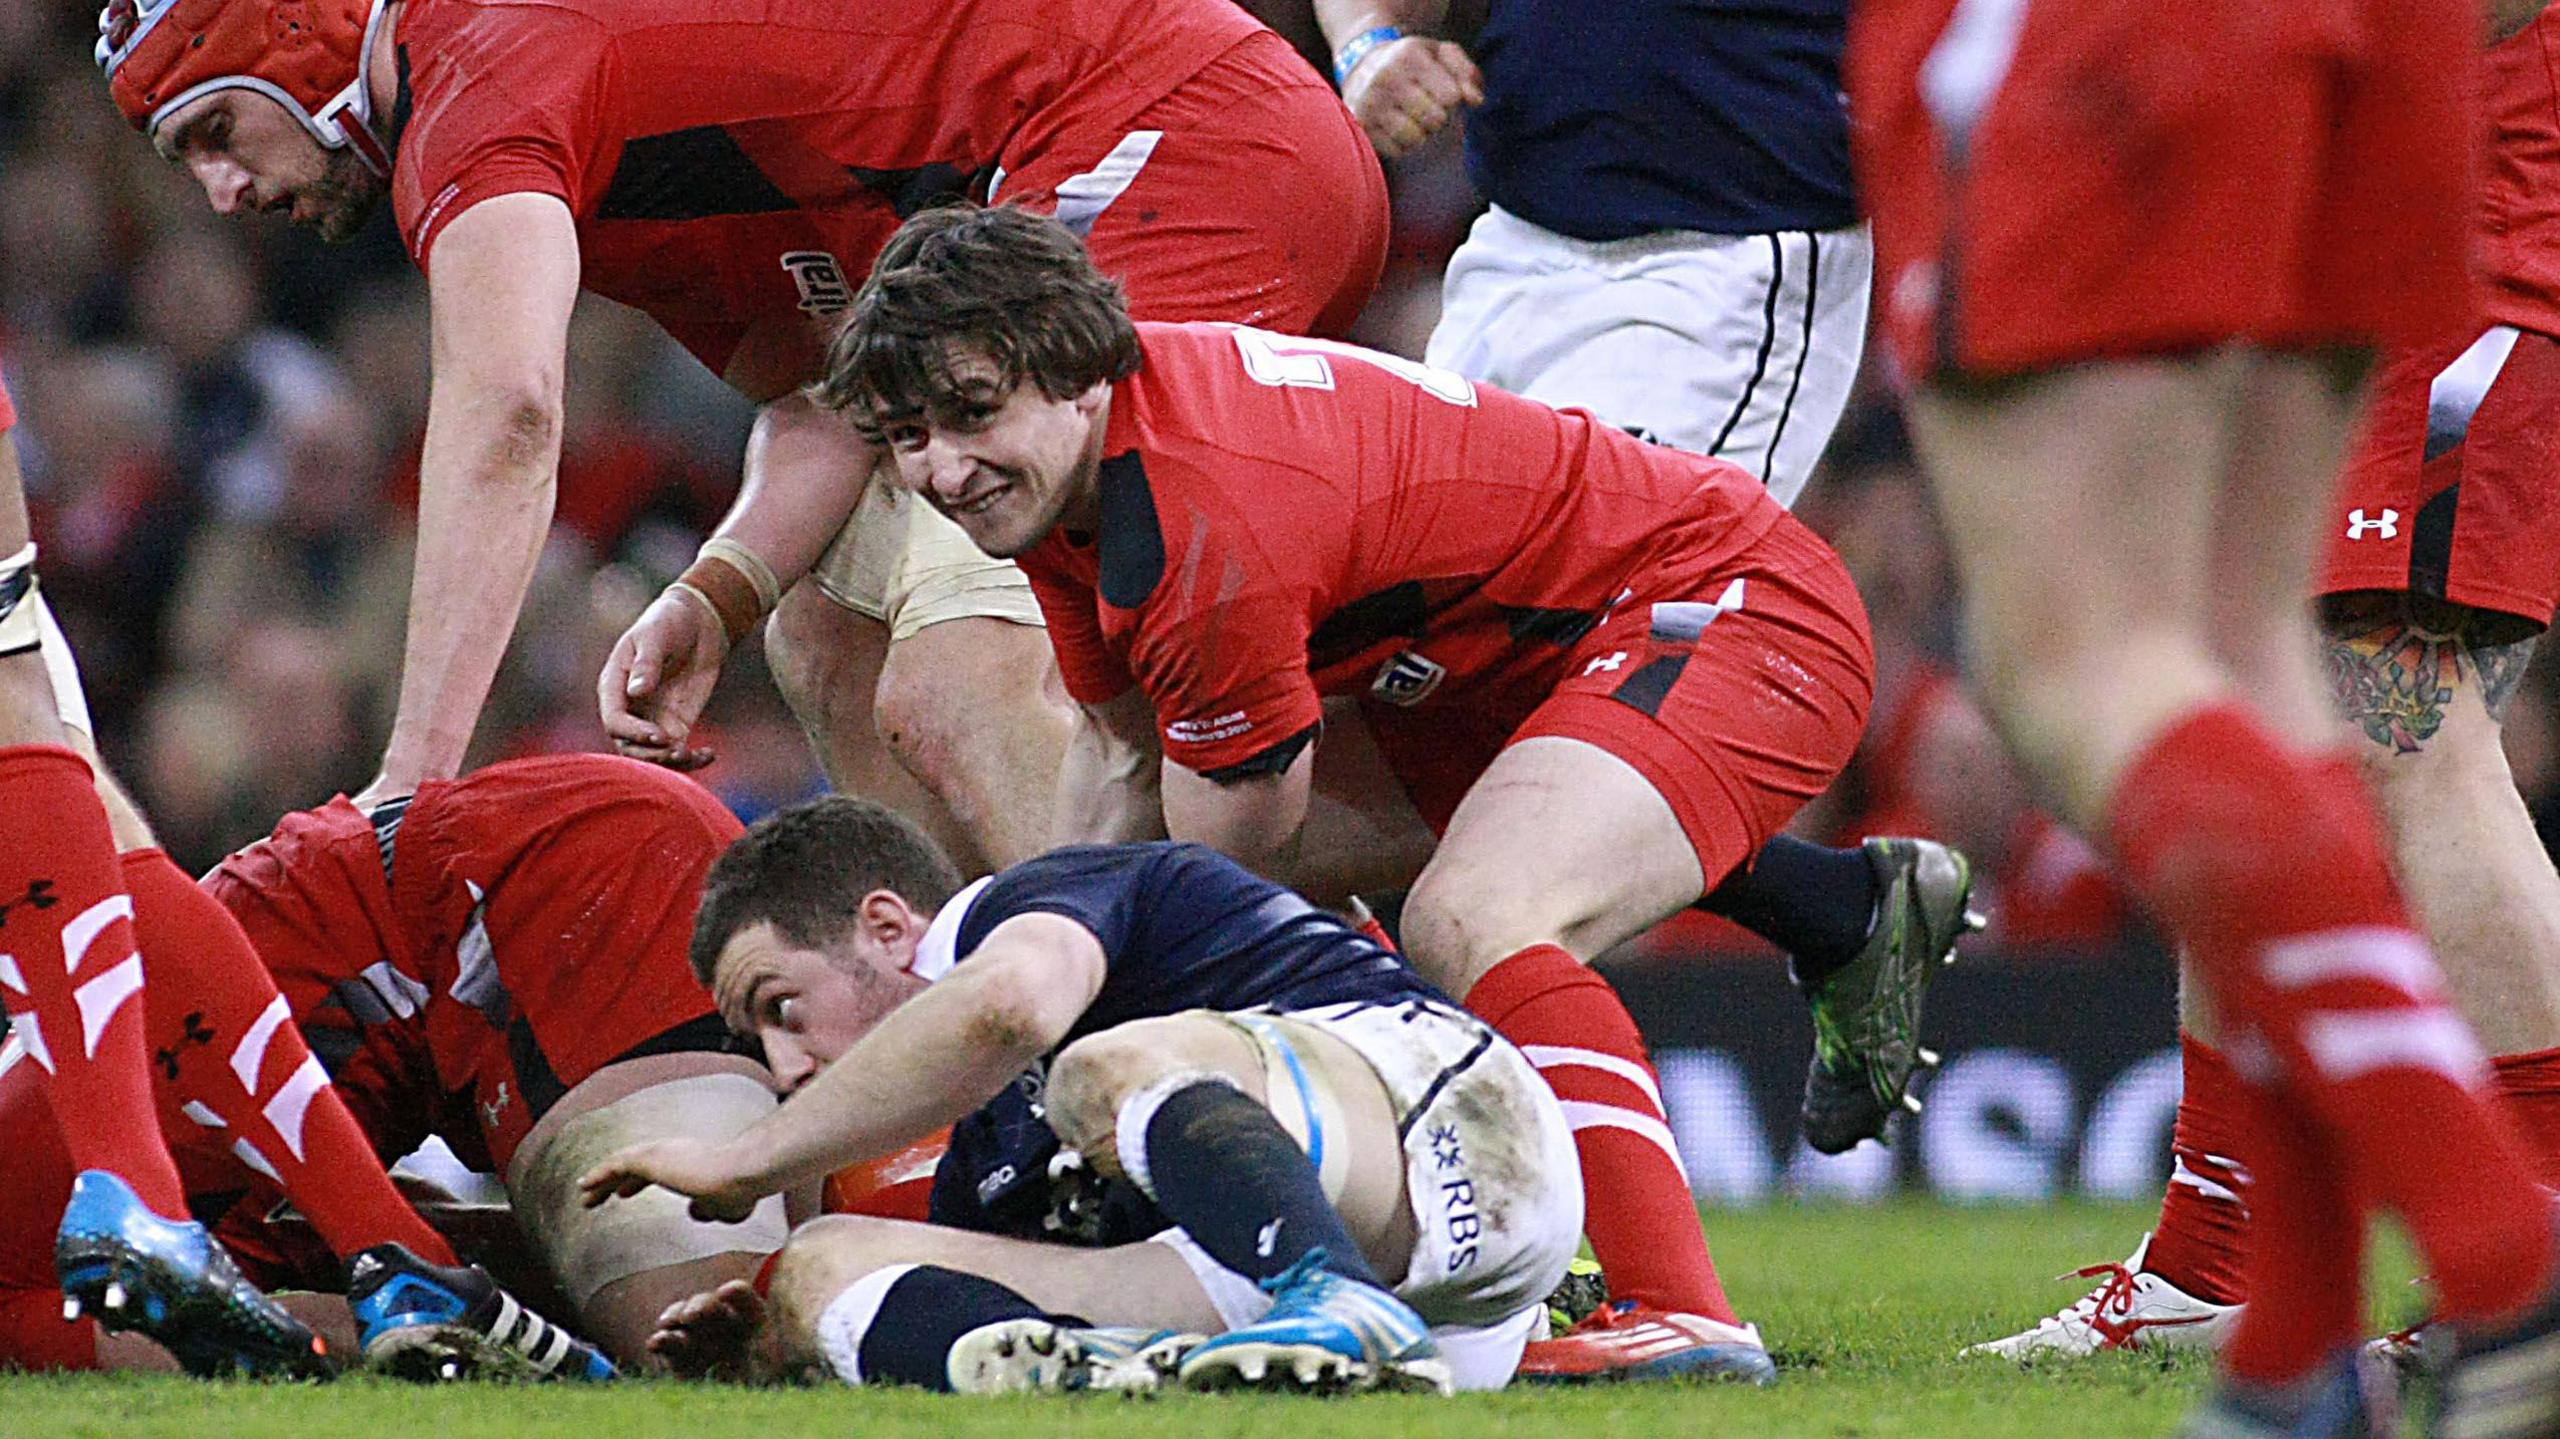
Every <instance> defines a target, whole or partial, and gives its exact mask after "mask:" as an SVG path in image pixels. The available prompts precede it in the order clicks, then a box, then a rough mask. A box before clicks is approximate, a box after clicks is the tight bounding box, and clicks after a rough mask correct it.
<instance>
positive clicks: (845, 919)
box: [688, 795, 960, 985]
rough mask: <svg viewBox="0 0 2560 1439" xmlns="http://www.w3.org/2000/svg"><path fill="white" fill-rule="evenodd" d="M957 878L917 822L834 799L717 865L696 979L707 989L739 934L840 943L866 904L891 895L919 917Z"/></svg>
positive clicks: (946, 895) (698, 942)
mask: <svg viewBox="0 0 2560 1439" xmlns="http://www.w3.org/2000/svg"><path fill="white" fill-rule="evenodd" d="M959 888H960V871H959V869H958V868H957V867H955V866H954V865H953V864H952V863H951V857H950V856H949V855H947V854H944V853H943V852H942V846H940V845H938V844H935V843H934V842H933V837H932V836H931V835H928V834H926V833H925V832H924V831H923V830H922V829H920V828H918V827H917V825H916V823H915V821H913V820H911V819H908V818H907V817H906V816H905V815H902V814H900V813H898V812H897V811H896V810H893V809H891V808H889V807H888V806H886V805H880V804H874V803H872V802H871V801H869V800H867V799H852V798H848V797H846V796H843V795H828V796H826V797H824V798H822V799H813V800H810V801H809V802H808V803H806V804H795V805H793V806H791V807H790V808H789V809H784V810H777V811H775V812H774V813H772V814H770V815H767V816H765V817H764V818H763V819H760V820H758V821H756V822H755V824H754V825H752V826H750V827H749V828H748V830H747V832H746V833H745V834H743V835H740V836H739V837H738V840H737V842H736V843H734V844H732V845H730V846H729V848H728V851H727V852H726V853H724V854H722V855H721V856H720V858H719V859H718V860H717V861H716V862H714V863H713V864H712V866H711V873H710V875H709V876H708V877H706V878H705V879H704V880H703V882H702V910H701V912H700V913H699V914H697V915H695V916H694V921H693V949H692V951H691V953H690V955H689V956H688V957H689V958H690V959H691V960H692V961H693V974H694V977H695V978H696V979H699V980H701V981H702V982H703V983H704V984H705V985H708V984H710V983H711V974H712V971H713V969H714V968H716V967H717V966H718V964H719V962H720V952H721V951H722V950H724V949H727V948H728V947H729V941H730V940H732V939H734V938H736V937H737V935H738V934H739V932H740V931H742V930H746V929H751V928H753V927H755V926H756V925H759V924H770V925H772V926H773V927H774V929H775V931H776V932H778V933H779V934H781V936H782V937H783V938H784V939H785V940H787V941H789V942H790V943H791V944H793V945H795V946H798V947H800V948H802V949H818V948H822V947H824V946H826V945H828V944H831V943H833V942H835V941H836V940H838V939H841V938H843V937H844V936H845V935H846V934H847V933H848V932H849V931H850V930H851V929H852V928H853V924H854V920H855V919H856V918H857V917H858V916H859V914H860V913H861V908H862V897H863V896H864V895H867V894H869V893H871V892H872V891H874V890H881V889H885V890H889V891H891V892H893V893H895V894H896V895H898V896H899V897H900V898H902V899H904V900H905V901H906V902H907V903H908V904H909V905H910V906H912V907H913V908H915V909H916V910H918V911H919V912H921V913H925V914H931V913H933V912H935V911H936V910H939V909H941V908H942V907H943V906H944V905H945V904H948V903H949V902H950V900H951V896H952V895H953V894H955V893H957V892H958V891H959Z"/></svg>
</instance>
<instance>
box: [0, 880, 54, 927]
mask: <svg viewBox="0 0 2560 1439" xmlns="http://www.w3.org/2000/svg"><path fill="white" fill-rule="evenodd" d="M60 903H62V897H61V896H60V895H57V894H55V893H54V892H53V881H52V880H49V879H31V880H29V881H27V892H26V893H25V894H22V895H19V896H18V897H17V898H16V899H9V900H0V929H6V928H8V925H9V911H11V910H13V909H16V908H18V907H19V906H20V905H24V906H26V907H27V908H29V909H51V908H53V907H54V906H55V905H57V904H60Z"/></svg>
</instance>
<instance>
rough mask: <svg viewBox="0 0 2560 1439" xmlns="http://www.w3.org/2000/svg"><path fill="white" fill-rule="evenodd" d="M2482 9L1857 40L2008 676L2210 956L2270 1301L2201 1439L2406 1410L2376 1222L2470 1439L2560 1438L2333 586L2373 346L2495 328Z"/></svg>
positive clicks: (2054, 8) (2506, 1207) (2538, 1216)
mask: <svg viewBox="0 0 2560 1439" xmlns="http://www.w3.org/2000/svg"><path fill="white" fill-rule="evenodd" d="M2501 8H2502V9H2513V10H2516V11H2518V12H2519V13H2517V14H2513V15H2499V16H2495V17H2493V28H2496V27H2504V28H2509V29H2511V28H2513V26H2514V24H2515V23H2517V22H2518V21H2520V20H2521V19H2524V18H2530V15H2531V14H2532V13H2533V11H2534V10H2535V9H2537V8H2538V6H2535V5H2532V4H2529V3H2528V4H2523V5H2520V6H2502V7H2501ZM2477 19H2478V16H2477V11H2476V10H2474V9H2472V8H2471V7H2467V6H2459V5H2434V4H2428V3H2409V2H2408V0H2336V3H2329V4H2320V5H2298V6H2267V5H2258V4H2251V3H2240V0H2178V3H2174V4H2169V5H2153V6H2144V7H2120V6H2074V5H2028V4H2023V3H2003V0H1870V3H1868V4H1866V5H1864V6H1862V7H1861V8H1860V9H1859V11H1858V12H1857V14H1856V15H1855V16H1854V17H1853V23H1852V32H1851V38H1850V55H1849V66H1848V76H1849V81H1850V93H1851V96H1852V103H1853V112H1854V113H1855V115H1856V116H1857V124H1858V127H1859V130H1858V134H1857V143H1858V147H1859V160H1860V165H1861V172H1860V178H1861V180H1862V182H1863V188H1864V189H1865V191H1866V194H1867V197H1868V200H1869V203H1870V205H1871V207H1872V209H1873V213H1874V217H1875V225H1876V237H1877V248H1878V254H1879V262H1878V289H1879V291H1880V293H1882V294H1883V295H1884V296H1885V322H1886V326H1887V331H1888V335H1889V339H1890V342H1891V343H1892V345H1893V346H1894V348H1895V351H1896V353H1897V355H1898V358H1899V359H1900V361H1901V363H1902V365H1903V367H1904V369H1905V370H1906V371H1907V372H1908V374H1909V376H1910V378H1911V379H1912V380H1913V381H1914V383H1915V385H1916V392H1915V396H1914V403H1913V418H1914V431H1915V435H1916V438H1917V439H1918V440H1919V443H1920V449H1921V453H1922V457H1923V459H1924V461H1925V462H1926V463H1927V465H1928V468H1929V469H1930V471H1931V473H1932V477H1933V479H1934V481H1935V483H1936V487H1937V493H1938V501H1939V510H1940V513H1941V515H1942V517H1943V519H1944V521H1945V524H1946V527H1947V530H1948V535H1949V539H1950V542H1951V544H1952V547H1953V550H1954V554H1955V558H1956V561H1957V564H1958V567H1959V569H1960V572H1961V574H1962V576H1963V578H1964V580H1965V583H1966V587H1967V590H1968V593H1969V599H1970V602H1971V607H1970V613H1969V622H1970V624H1971V627H1972V641H1973V649H1974V654H1975V657H1976V668H1975V674H1976V677H1977V678H1978V679H1979V681H1980V682H1981V684H1982V686H1983V688H1984V691H1985V694H1986V697H1987V699H1988V701H1989V703H1990V706H1991V708H1992V710H1993V713H1994V714H1995V716H1996V717H1997V718H1998V720H1999V722H2000V724H2001V727H2002V730H2003V732H2004V734H2005V735H2006V736H2007V738H2008V739H2009V741H2010V743H2011V744H2012V746H2013V747H2014V748H2015V749H2016V750H2017V752H2018V754H2019V757H2020V758H2021V760H2022V761H2023V762H2024V763H2025V764H2026V766H2027V768H2028V769H2029V771H2030V772H2031V773H2032V774H2034V775H2035V776H2037V777H2038V778H2039V779H2040V780H2041V781H2042V782H2043V783H2044V785H2045V786H2046V789H2047V792H2048V794H2049V795H2051V796H2052V797H2053V798H2054V799H2055V800H2056V801H2057V802H2058V803H2059V805H2060V807H2061V811H2062V814H2063V817H2064V818H2065V819H2066V820H2067V821H2069V822H2071V823H2072V824H2074V825H2076V826H2077V827H2079V828H2080V829H2081V830H2082V831H2083V832H2084V833H2088V834H2091V835H2094V836H2100V837H2103V839H2104V841H2105V842H2106V844H2107V846H2108V847H2109V848H2110V850H2111V851H2112V852H2113V854H2114V856H2115V858H2116V860H2117V862H2118V863H2119V865H2120V866H2121V871H2122V873H2123V875H2124V878H2125V879H2126V881H2127V883H2128V885H2129V887H2130V888H2132V889H2133V890H2134V891H2135V892H2137V893H2139V894H2140V895H2141V896H2142V897H2143V898H2144V899H2146V900H2147V901H2149V902H2150V904H2151V905H2152V906H2153V908H2154V910H2155V911H2156V912H2157V913H2158V914H2159V915H2160V916H2161V917H2162V918H2163V919H2164V920H2165V921H2166V922H2167V924H2168V926H2169V928H2170V930H2171V931H2172V933H2173V934H2174V935H2175V936H2176V937H2177V938H2178V939H2179V941H2180V942H2181V943H2182V944H2183V945H2184V946H2185V948H2186V950H2187V953H2188V955H2189V957H2190V961H2191V963H2192V964H2193V965H2194V968H2195V972H2196V974H2197V976H2198V978H2199V980H2200V981H2201V988H2202V989H2203V990H2204V991H2205V995H2206V997H2207V998H2208V999H2209V1001H2210V1004H2211V1007H2212V1009H2213V1011H2214V1014H2215V1016H2216V1020H2217V1025H2218V1029H2219V1032H2220V1036H2221V1038H2222V1041H2223V1045H2224V1049H2225V1052H2226V1053H2227V1055H2228V1056H2229V1058H2230V1060H2231V1064H2230V1070H2231V1079H2232V1081H2233V1083H2232V1092H2231V1100H2232V1108H2233V1111H2234V1113H2235V1115H2236V1119H2237V1124H2236V1128H2237V1130H2238V1132H2239V1133H2240V1135H2241V1136H2242V1138H2241V1141H2240V1147H2241V1150H2242V1152H2241V1155H2240V1156H2239V1157H2240V1158H2241V1159H2242V1160H2244V1161H2245V1163H2246V1165H2247V1167H2248V1169H2249V1171H2250V1173H2251V1176H2252V1179H2253V1183H2252V1186H2251V1189H2250V1210H2251V1223H2252V1228H2253V1235H2252V1243H2253V1246H2254V1247H2253V1252H2252V1258H2251V1261H2250V1269H2249V1275H2248V1280H2249V1291H2250V1294H2251V1296H2252V1303H2251V1304H2250V1306H2249V1308H2248V1310H2247V1312H2246V1313H2245V1315H2244V1316H2243V1318H2242V1319H2241V1320H2240V1322H2239V1323H2238V1325H2237V1326H2236V1327H2235V1329H2234V1330H2233V1333H2232V1335H2231V1338H2230V1340H2229V1342H2228V1343H2227V1345H2226V1346H2225V1349H2224V1363H2225V1376H2224V1379H2223V1383H2222V1386H2221V1387H2220V1389H2219V1390H2218V1391H2217V1392H2216V1394H2215V1396H2214V1397H2213V1399H2212V1400H2211V1401H2209V1403H2208V1405H2207V1408H2206V1409H2205V1411H2203V1413H2201V1414H2200V1415H2199V1417H2198V1419H2197V1421H2196V1428H2195V1430H2194V1432H2196V1433H2198V1434H2213V1435H2225V1434H2233V1435H2277V1434H2284V1435H2330V1434H2340V1435H2343V1434H2350V1433H2353V1434H2362V1433H2364V1432H2366V1429H2367V1428H2368V1427H2370V1425H2371V1424H2372V1422H2373V1421H2372V1420H2371V1419H2370V1418H2369V1417H2368V1415H2367V1404H2366V1401H2365V1398H2364V1396H2363V1394H2362V1392H2361V1389H2360V1385H2359V1376H2358V1374H2357V1371H2356V1365H2355V1362H2354V1359H2353V1355H2354V1352H2355V1349H2356V1346H2357V1343H2358V1340H2359V1338H2360V1331H2361V1326H2362V1322H2363V1307H2362V1299H2363V1294H2362V1289H2361V1284H2360V1279H2361V1274H2362V1267H2363V1266H2362V1256H2363V1254H2364V1252H2365V1249H2364V1246H2365V1230H2366V1224H2365V1220H2366V1213H2367V1209H2368V1207H2369V1206H2373V1205H2379V1206H2380V1207H2382V1208H2385V1209H2388V1210H2390V1211H2393V1212H2395V1213H2397V1214H2398V1215H2399V1216H2400V1218H2401V1219H2402V1220H2403V1222H2404V1223H2405V1224H2406V1225H2407V1226H2408V1228H2409V1231H2410V1233H2411V1234H2412V1236H2413V1237H2414V1238H2415V1240H2416V1242H2417V1244H2418V1247H2419V1249H2420V1250H2421V1252H2422V1254H2423V1256H2424V1258H2425V1260H2426V1263H2427V1267H2428V1270H2429V1274H2430V1277H2431V1281H2432V1283H2433V1284H2434V1286H2435V1292H2436V1295H2437V1302H2438V1307H2439V1312H2440V1313H2441V1314H2443V1315H2444V1316H2445V1317H2446V1318H2447V1319H2448V1320H2450V1321H2451V1325H2450V1332H2451V1333H2452V1334H2453V1335H2454V1336H2455V1337H2456V1340H2457V1342H2456V1343H2455V1345H2454V1346H2453V1349H2452V1353H2453V1359H2452V1367H2451V1370H2450V1373H2449V1377H2448V1388H2447V1410H2446V1413H2445V1414H2444V1415H2443V1416H2442V1421H2441V1422H2442V1423H2443V1424H2444V1425H2445V1426H2446V1427H2445V1430H2444V1432H2447V1433H2460V1434H2464V1435H2474V1436H2505V1435H2518V1436H2521V1435H2548V1434H2551V1433H2553V1432H2555V1430H2560V1303H2555V1290H2554V1285H2553V1252H2554V1245H2553V1213H2552V1209H2551V1204H2550V1200H2549V1197H2548V1195H2547V1194H2546V1193H2545V1192H2544V1191H2543V1190H2542V1189H2540V1188H2539V1187H2538V1186H2537V1185H2536V1184H2535V1183H2534V1170H2533V1166H2532V1164H2531V1163H2530V1161H2529V1159H2528V1158H2527V1156H2526V1154H2525V1152H2524V1149H2523V1147H2522V1145H2521V1144H2520V1143H2519V1142H2518V1139H2517V1136H2516V1134H2515V1132H2514V1131H2513V1129H2512V1127H2511V1126H2510V1125H2509V1124H2508V1123H2507V1121H2506V1120H2505V1119H2504V1117H2503V1116H2501V1115H2499V1114H2498V1113H2496V1112H2495V1111H2494V1109H2493V1108H2492V1106H2491V1103H2490V1094H2491V1085H2490V1069H2489V1066H2488V1064H2487V1063H2486V1057H2485V1055H2484V1054H2483V1052H2482V1050H2481V1048H2480V1045H2479V1042H2478V1040H2477V1039H2476V1038H2475V1037H2474V1036H2473V1034H2472V1033H2471V1032H2470V1030H2469V1028H2468V1027H2467V1026H2466V1025H2465V1024H2464V1023H2463V1021H2462V1019H2461V1018H2460V1017H2459V1015H2457V1014H2456V1012H2455V1011H2454V1010H2453V1008H2452V1007H2450V1006H2449V1005H2448V1003H2447V1002H2446V1000H2445V998H2444V990H2443V986H2442V981H2441V980H2440V978H2439V975H2438V972H2437V968H2436V965H2435V961H2434V956H2433V953H2432V951H2431V950H2430V948H2429V947H2428V945H2427V944H2426V943H2425V941H2424V940H2422V939H2421V938H2420V937H2419V936H2418V934H2417V933H2416V931H2415V928H2414V927H2413V925H2412V923H2411V920H2410V916H2409V914H2408V912H2407V910H2406V908H2405V907H2404V905H2403V902H2402V899H2401V896H2400V893H2399V890H2398V887H2397V885H2396V883H2395V881H2394V879H2393V877H2392V874H2391V871H2390V864H2389V857H2388V854H2387V852H2386V850H2385V846H2384V844H2383V842H2382V834H2381V829H2380V827H2379V825H2378V824H2377V822H2376V816H2375V813H2374V806H2373V804H2372V801H2371V799H2370V798H2369V797H2368V795H2367V794H2366V793H2365V792H2364V790H2363V788H2362V785H2361V783H2360V778H2359V775H2358V773H2357V769H2358V759H2357V757H2356V756H2354V755H2352V754H2350V753H2348V752H2346V751H2345V750H2343V749H2342V748H2341V747H2340V737H2339V735H2338V732H2337V729H2336V723H2335V719H2334V717H2333V715H2332V712H2331V704H2330V701H2329V699H2328V697H2327V695H2326V694H2324V688H2325V686H2324V683H2323V679H2324V677H2323V675H2322V673H2321V662H2320V651H2319V647H2318V643H2317V639H2316V637H2315V634H2314V631H2313V627H2312V612H2311V607H2310V606H2309V605H2307V604H2306V603H2305V600H2306V599H2307V598H2308V596H2309V594H2310V593H2311V590H2312V579H2313V574H2314V566H2315V562H2316V560H2317V557H2318V553H2319V551H2318V548H2317V546H2318V545H2319V543H2320V538H2321V534H2320V532H2321V528H2322V526H2323V524H2324V523H2325V522H2326V520H2327V517H2328V516H2329V515H2330V514H2331V511H2330V509H2329V503H2330V501H2331V499H2332V497H2333V496H2334V495H2335V493H2336V482H2337V473H2338V465H2339V461H2340V459H2341V457H2342V455H2343V453H2344V450H2345V447H2346V443H2347V440H2348V436H2349V432H2350V430H2351V427H2352V424H2353V421H2354V417H2355V411H2356V396H2357V393H2358V391H2359V389H2360V384H2359V381H2360V379H2361V376H2362V371H2363V369H2364V361H2365V356H2366V354H2367V353H2368V351H2369V347H2371V346H2373V345H2375V344H2377V343H2391V344H2397V345H2404V346H2423V345H2426V344H2429V343H2432V341H2433V338H2434V337H2438V336H2441V335H2443V334H2444V333H2445V331H2446V329H2447V327H2448V322H2449V321H2455V322H2457V323H2467V321H2461V320H2460V318H2459V317H2462V316H2464V315H2465V313H2466V312H2467V311H2468V309H2469V307H2470V303H2471V302H2470V298H2469V294H2468V279H2469V276H2468V274H2467V272H2466V269H2465V263H2464V262H2465V239H2466V228H2467V224H2466V222H2467V220H2468V218H2469V216H2470V214H2471V213H2472V211H2471V208H2470V207H2471V204H2472V197H2471V195H2470V194H2469V193H2468V185H2469V182H2470V178H2471V158H2472V157H2471V156H2470V154H2469V151H2468V144H2467V141H2468V137H2469V125H2470V121H2471V116H2470V113H2469V106H2468V96H2467V93H2466V85H2465V81H2466V78H2467V76H2468V74H2469V57H2468V54H2467V52H2468V51H2469V50H2470V49H2471V48H2472V47H2474V46H2476V44H2477V43H2478V34H2477V32H2476V30H2475V28H2474V27H2475V25H2476V24H2477Z"/></svg>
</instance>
